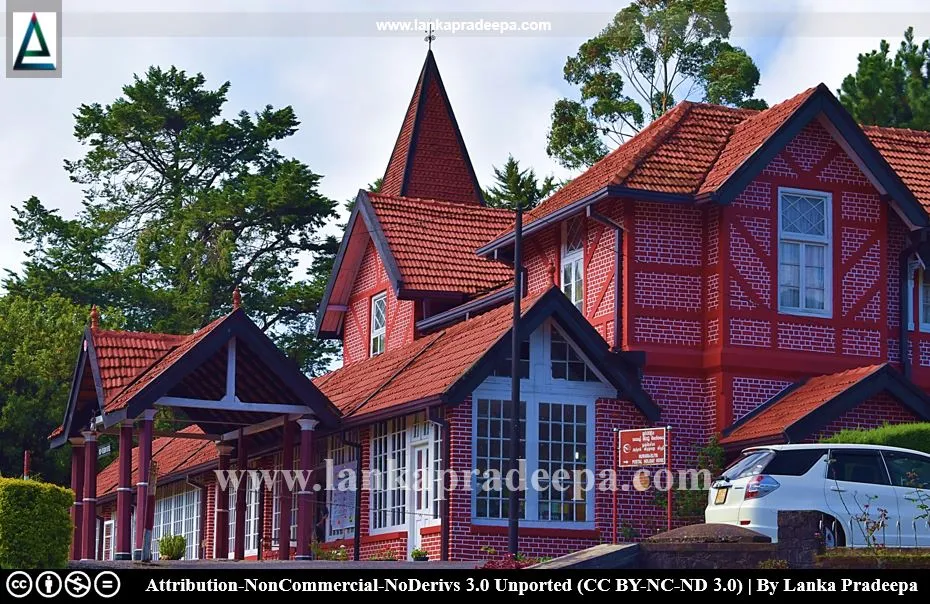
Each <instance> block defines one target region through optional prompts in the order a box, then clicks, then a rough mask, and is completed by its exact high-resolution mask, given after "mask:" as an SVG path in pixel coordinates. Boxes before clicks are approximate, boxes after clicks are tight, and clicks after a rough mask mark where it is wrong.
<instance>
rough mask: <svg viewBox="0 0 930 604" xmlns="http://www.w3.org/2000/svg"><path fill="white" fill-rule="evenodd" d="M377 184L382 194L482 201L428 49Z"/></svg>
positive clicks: (434, 61)
mask: <svg viewBox="0 0 930 604" xmlns="http://www.w3.org/2000/svg"><path fill="white" fill-rule="evenodd" d="M381 190H382V192H384V193H385V194H387V195H404V196H408V197H426V198H435V199H444V200H446V201H451V202H456V203H464V204H474V205H480V204H481V203H482V194H481V189H480V188H479V187H478V181H477V179H476V178H475V171H474V168H473V167H472V165H471V160H469V158H468V150H467V149H466V148H465V143H464V141H463V140H462V134H461V132H460V131H459V127H458V124H457V123H456V120H455V114H454V113H453V112H452V105H451V104H450V103H449V97H448V96H447V95H446V91H445V88H444V87H443V85H442V78H441V77H440V75H439V68H438V67H437V66H436V60H435V58H434V57H433V53H432V51H429V52H427V55H426V61H425V62H424V63H423V69H422V70H421V71H420V77H419V79H418V80H417V85H416V87H415V88H414V91H413V98H412V99H411V100H410V106H409V107H408V108H407V113H406V115H405V116H404V121H403V123H402V125H401V129H400V134H399V135H398V137H397V142H396V143H395V145H394V150H393V152H392V153H391V160H390V162H389V163H388V167H387V170H385V173H384V180H383V182H382V184H381Z"/></svg>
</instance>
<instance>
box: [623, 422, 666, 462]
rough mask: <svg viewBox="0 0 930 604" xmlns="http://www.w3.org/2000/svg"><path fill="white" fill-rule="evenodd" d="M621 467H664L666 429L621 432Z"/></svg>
mask: <svg viewBox="0 0 930 604" xmlns="http://www.w3.org/2000/svg"><path fill="white" fill-rule="evenodd" d="M619 448H620V451H619V452H618V453H619V455H620V467H621V468H638V467H642V466H664V465H665V463H666V461H667V457H666V438H665V428H643V429H640V430H621V431H620V443H619Z"/></svg>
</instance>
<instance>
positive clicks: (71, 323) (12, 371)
mask: <svg viewBox="0 0 930 604" xmlns="http://www.w3.org/2000/svg"><path fill="white" fill-rule="evenodd" d="M89 310H90V309H89V308H88V307H81V306H78V305H76V304H74V303H72V302H71V301H69V300H67V299H65V298H63V297H62V296H60V295H58V294H51V295H49V296H47V297H42V298H37V299H30V298H27V297H23V296H20V295H15V294H7V295H5V296H2V297H0V317H2V319H0V474H2V475H5V476H19V475H20V474H22V460H23V451H26V450H28V451H30V452H31V453H32V469H33V471H34V472H35V473H38V474H41V475H42V476H44V477H45V479H46V480H48V481H50V482H59V483H61V482H65V481H67V477H68V475H69V467H70V466H69V461H68V460H69V459H70V458H68V453H67V451H66V450H65V449H59V450H57V451H49V449H48V441H47V440H46V437H47V436H48V435H49V434H50V433H51V432H52V430H53V429H55V427H56V426H58V425H59V424H60V423H61V419H62V417H63V416H64V409H65V405H66V404H67V399H68V391H69V390H70V387H71V377H72V375H73V372H74V363H75V359H76V357H77V354H78V343H79V342H80V339H81V333H82V330H83V329H84V325H85V323H86V321H87V317H88V312H89ZM102 318H103V320H104V321H105V322H106V323H107V324H109V325H119V324H120V323H121V318H120V317H119V315H118V313H114V312H111V311H108V310H107V309H104V312H103V317H102Z"/></svg>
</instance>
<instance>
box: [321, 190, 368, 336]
mask: <svg viewBox="0 0 930 604" xmlns="http://www.w3.org/2000/svg"><path fill="white" fill-rule="evenodd" d="M363 195H364V192H363V191H362V190H359V192H358V194H357V195H356V196H355V205H354V206H352V212H351V213H350V214H349V220H348V221H347V222H346V230H345V232H344V233H343V234H342V241H340V242H339V250H338V251H337V252H336V258H335V259H334V260H333V268H332V271H331V272H330V273H329V280H327V282H326V289H325V290H323V297H322V298H321V299H320V307H319V309H317V313H316V337H318V338H326V339H336V338H339V333H338V332H330V331H323V329H322V326H323V318H324V317H325V316H326V309H327V307H328V306H329V300H330V298H332V295H333V288H335V287H336V280H337V279H338V278H339V271H340V269H341V268H342V261H343V260H344V259H345V254H346V250H348V248H349V241H350V240H351V239H352V232H353V229H354V228H355V221H356V219H357V218H358V202H359V199H360V198H361V197H362V196H363Z"/></svg>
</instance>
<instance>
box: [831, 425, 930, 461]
mask: <svg viewBox="0 0 930 604" xmlns="http://www.w3.org/2000/svg"><path fill="white" fill-rule="evenodd" d="M823 442H825V443H838V444H839V443H847V444H851V445H887V446H889V447H902V448H904V449H913V450H915V451H922V452H924V453H930V423H926V422H924V423H914V424H893V425H892V424H886V425H884V426H882V427H880V428H874V429H871V430H842V431H840V432H837V433H836V434H834V435H833V436H831V437H830V438H825V439H824V440H823Z"/></svg>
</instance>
